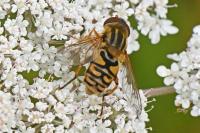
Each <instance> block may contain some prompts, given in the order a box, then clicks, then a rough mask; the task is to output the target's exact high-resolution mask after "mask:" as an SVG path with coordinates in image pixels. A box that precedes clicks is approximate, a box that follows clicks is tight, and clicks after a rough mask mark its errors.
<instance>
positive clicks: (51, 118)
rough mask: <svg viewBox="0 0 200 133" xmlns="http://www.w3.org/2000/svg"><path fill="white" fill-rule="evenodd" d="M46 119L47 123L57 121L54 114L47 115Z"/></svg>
mask: <svg viewBox="0 0 200 133" xmlns="http://www.w3.org/2000/svg"><path fill="white" fill-rule="evenodd" d="M44 119H45V121H46V122H49V123H50V122H52V121H53V120H54V119H55V115H53V113H52V112H49V113H47V114H45V116H44Z"/></svg>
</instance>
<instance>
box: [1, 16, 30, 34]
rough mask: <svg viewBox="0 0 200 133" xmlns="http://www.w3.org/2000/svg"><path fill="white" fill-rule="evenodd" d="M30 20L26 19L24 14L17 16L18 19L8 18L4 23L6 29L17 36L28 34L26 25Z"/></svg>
mask: <svg viewBox="0 0 200 133" xmlns="http://www.w3.org/2000/svg"><path fill="white" fill-rule="evenodd" d="M28 24H29V23H28V21H27V20H24V18H23V16H22V15H19V16H17V17H16V19H7V20H6V21H5V23H4V27H5V30H7V31H8V32H9V33H10V34H11V35H13V36H15V37H21V36H26V35H27V30H26V27H27V26H28Z"/></svg>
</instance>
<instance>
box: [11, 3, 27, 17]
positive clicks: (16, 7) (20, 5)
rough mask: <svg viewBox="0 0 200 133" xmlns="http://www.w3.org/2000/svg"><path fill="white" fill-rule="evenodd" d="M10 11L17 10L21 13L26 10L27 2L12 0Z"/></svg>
mask: <svg viewBox="0 0 200 133" xmlns="http://www.w3.org/2000/svg"><path fill="white" fill-rule="evenodd" d="M11 6H12V9H11V12H13V13H15V12H16V11H18V13H19V14H23V13H24V12H25V11H26V10H28V6H29V4H27V1H25V0H14V4H12V5H11Z"/></svg>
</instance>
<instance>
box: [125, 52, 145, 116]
mask: <svg viewBox="0 0 200 133" xmlns="http://www.w3.org/2000/svg"><path fill="white" fill-rule="evenodd" d="M122 67H123V68H122V70H124V75H125V78H124V79H126V80H125V83H123V85H122V89H124V88H123V86H125V85H126V87H125V88H126V89H128V90H126V95H127V100H129V102H130V104H131V105H133V106H134V108H135V109H136V113H137V116H139V115H140V114H141V111H142V102H141V97H140V94H139V89H138V87H137V85H136V81H135V77H134V73H133V68H132V65H131V62H130V59H129V56H128V55H127V54H126V55H125V61H124V62H123V64H122ZM127 83H128V85H127ZM127 86H128V87H127Z"/></svg>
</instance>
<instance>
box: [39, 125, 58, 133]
mask: <svg viewBox="0 0 200 133" xmlns="http://www.w3.org/2000/svg"><path fill="white" fill-rule="evenodd" d="M54 130H55V127H54V125H53V124H46V125H44V126H43V127H42V128H41V132H42V133H53V131H54Z"/></svg>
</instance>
